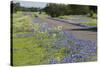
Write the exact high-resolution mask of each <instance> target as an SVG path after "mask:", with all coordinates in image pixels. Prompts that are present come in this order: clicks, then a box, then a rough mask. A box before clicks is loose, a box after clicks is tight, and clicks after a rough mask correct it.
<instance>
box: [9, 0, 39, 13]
mask: <svg viewBox="0 0 100 67" xmlns="http://www.w3.org/2000/svg"><path fill="white" fill-rule="evenodd" d="M39 10H40V8H35V7H22V6H20V3H13V1H12V2H11V11H12V12H11V13H15V12H17V11H29V12H30V11H31V12H37V11H39Z"/></svg>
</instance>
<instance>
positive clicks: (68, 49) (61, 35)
mask: <svg viewBox="0 0 100 67" xmlns="http://www.w3.org/2000/svg"><path fill="white" fill-rule="evenodd" d="M34 19H38V17H36V16H35V14H34V12H33V13H32V15H31V16H29V15H25V14H24V12H16V13H13V47H12V49H13V65H33V64H35V65H36V64H58V63H73V62H89V61H96V60H97V43H96V42H94V41H90V40H83V39H77V38H76V37H75V36H73V35H72V34H71V33H70V32H68V31H64V30H62V26H57V27H53V26H52V27H51V26H50V25H49V24H48V23H46V22H42V23H39V22H37V21H36V20H35V21H34ZM38 20H40V21H42V20H41V19H38Z"/></svg>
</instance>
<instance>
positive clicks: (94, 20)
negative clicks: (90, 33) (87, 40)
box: [81, 19, 97, 26]
mask: <svg viewBox="0 0 100 67" xmlns="http://www.w3.org/2000/svg"><path fill="white" fill-rule="evenodd" d="M81 24H83V25H87V26H97V20H96V19H91V20H90V22H83V23H81Z"/></svg>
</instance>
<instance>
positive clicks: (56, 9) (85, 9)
mask: <svg viewBox="0 0 100 67" xmlns="http://www.w3.org/2000/svg"><path fill="white" fill-rule="evenodd" d="M44 10H45V12H46V13H47V14H49V15H51V16H52V17H57V16H60V15H87V14H90V15H92V14H93V13H97V7H96V6H88V5H73V4H71V5H64V4H54V3H49V4H47V6H46V7H45V8H44Z"/></svg>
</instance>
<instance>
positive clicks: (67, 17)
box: [58, 15, 72, 19]
mask: <svg viewBox="0 0 100 67" xmlns="http://www.w3.org/2000/svg"><path fill="white" fill-rule="evenodd" d="M58 18H59V19H71V18H72V17H71V16H66V15H65V16H59V17H58Z"/></svg>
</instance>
